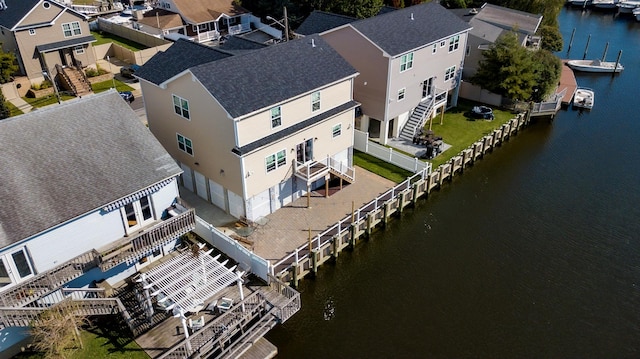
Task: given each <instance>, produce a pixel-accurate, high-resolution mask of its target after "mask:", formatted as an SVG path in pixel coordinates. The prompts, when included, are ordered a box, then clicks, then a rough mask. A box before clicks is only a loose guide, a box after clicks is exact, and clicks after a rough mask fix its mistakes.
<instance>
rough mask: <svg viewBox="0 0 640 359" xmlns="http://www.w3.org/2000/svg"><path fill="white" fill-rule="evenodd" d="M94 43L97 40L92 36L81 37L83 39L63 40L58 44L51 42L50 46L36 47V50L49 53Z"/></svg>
mask: <svg viewBox="0 0 640 359" xmlns="http://www.w3.org/2000/svg"><path fill="white" fill-rule="evenodd" d="M96 41H97V40H96V38H95V37H93V35H89V36H83V37H74V38H71V39H69V40H64V41H59V42H52V43H50V44H43V45H38V46H36V50H38V52H51V51H56V50H60V49H66V48H69V47H74V46H80V45H84V44H89V43H92V42H96Z"/></svg>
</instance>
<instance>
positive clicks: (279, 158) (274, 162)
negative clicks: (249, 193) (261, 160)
mask: <svg viewBox="0 0 640 359" xmlns="http://www.w3.org/2000/svg"><path fill="white" fill-rule="evenodd" d="M265 164H266V166H267V172H271V171H273V170H275V169H276V168H279V167H282V166H284V165H286V164H287V151H286V150H282V151H279V152H278V153H274V154H272V155H270V156H267V158H265Z"/></svg>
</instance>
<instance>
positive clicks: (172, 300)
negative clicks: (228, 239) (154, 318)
mask: <svg viewBox="0 0 640 359" xmlns="http://www.w3.org/2000/svg"><path fill="white" fill-rule="evenodd" d="M211 251H212V250H210V251H207V252H202V251H199V252H198V253H199V255H198V256H194V254H193V252H192V251H186V252H184V253H182V254H180V255H178V256H176V257H173V258H171V259H170V260H168V261H167V262H165V263H162V264H160V265H158V266H157V267H155V268H153V269H151V270H149V271H148V272H146V273H143V274H142V275H141V278H140V282H141V283H142V285H143V288H144V290H145V297H146V299H147V301H148V302H149V304H150V302H151V297H150V296H161V299H159V301H164V302H165V304H168V305H167V306H166V309H167V310H170V309H177V310H178V311H182V312H194V311H198V309H202V308H203V306H204V303H205V302H206V301H208V300H209V299H210V298H212V297H214V296H215V295H216V294H218V293H219V292H220V291H222V290H223V289H224V288H226V287H228V286H229V285H231V284H233V283H236V282H237V284H238V290H239V292H240V300H243V299H244V293H243V292H242V278H241V276H242V274H243V272H234V270H235V268H236V266H233V267H232V268H227V267H226V266H225V265H226V264H227V261H224V262H222V263H221V262H219V261H218V259H219V258H220V255H218V256H216V257H215V258H214V257H211V255H210V254H211ZM149 292H151V294H149ZM148 307H149V308H150V311H151V312H150V315H152V314H153V309H152V308H151V306H150V305H148Z"/></svg>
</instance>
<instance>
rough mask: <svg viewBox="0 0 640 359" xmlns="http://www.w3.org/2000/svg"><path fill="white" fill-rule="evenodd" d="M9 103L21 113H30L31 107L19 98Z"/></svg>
mask: <svg viewBox="0 0 640 359" xmlns="http://www.w3.org/2000/svg"><path fill="white" fill-rule="evenodd" d="M9 102H11V104H12V105H14V106H15V107H17V108H19V109H20V111H22V112H23V113H28V112H31V110H33V107H32V106H31V105H29V104H28V103H27V102H26V101H25V100H23V99H22V98H21V97H16V98H12V99H10V100H9Z"/></svg>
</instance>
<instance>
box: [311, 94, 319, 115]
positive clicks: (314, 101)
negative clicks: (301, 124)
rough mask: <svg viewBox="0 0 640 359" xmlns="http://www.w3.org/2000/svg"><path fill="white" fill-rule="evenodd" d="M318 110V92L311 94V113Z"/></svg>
mask: <svg viewBox="0 0 640 359" xmlns="http://www.w3.org/2000/svg"><path fill="white" fill-rule="evenodd" d="M319 110H320V91H316V92H314V93H312V94H311V112H316V111H319Z"/></svg>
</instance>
